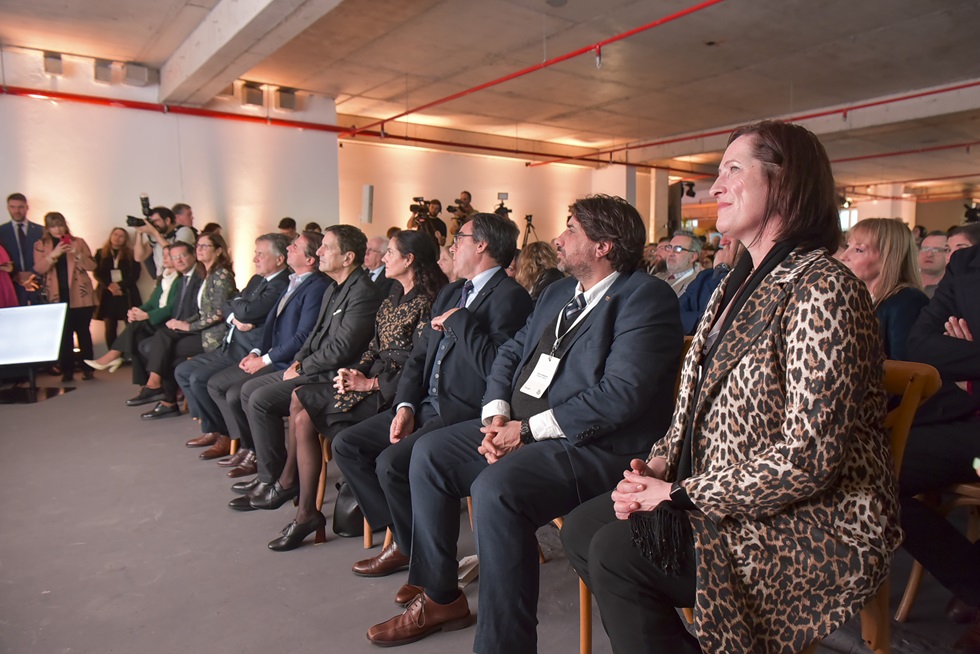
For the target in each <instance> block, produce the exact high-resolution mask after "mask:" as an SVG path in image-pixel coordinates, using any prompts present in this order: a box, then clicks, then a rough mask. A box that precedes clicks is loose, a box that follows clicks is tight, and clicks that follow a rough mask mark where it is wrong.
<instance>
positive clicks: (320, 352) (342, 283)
mask: <svg viewBox="0 0 980 654" xmlns="http://www.w3.org/2000/svg"><path fill="white" fill-rule="evenodd" d="M366 250H367V237H366V236H365V235H364V232H362V231H361V230H359V229H358V228H356V227H353V226H351V225H331V226H330V227H327V228H326V229H325V230H324V231H323V243H322V245H320V249H319V250H317V255H318V256H319V257H320V271H321V272H323V273H325V274H326V275H327V277H330V278H331V279H332V280H333V281H334V282H335V283H334V285H333V286H331V287H330V288H329V289H328V290H327V292H326V293H325V294H324V295H323V303H322V305H321V306H320V314H319V316H318V317H317V323H316V325H315V326H314V327H313V331H312V332H311V333H310V335H309V337H308V338H307V339H306V342H305V343H303V347H302V348H300V351H299V352H297V353H296V358H295V361H293V363H292V364H291V365H290V366H289V367H288V368H286V370H284V371H283V372H278V371H277V372H271V373H269V374H267V375H262V376H261V377H257V378H255V379H251V380H249V381H248V382H246V383H245V385H244V386H243V387H242V406H243V407H244V408H245V414H246V415H247V416H248V424H249V428H250V430H251V432H252V438H253V440H254V441H255V458H256V465H257V467H258V473H259V474H258V477H256V478H255V480H253V483H252V484H251V485H245V486H244V487H243V488H241V489H240V490H245V492H246V494H245V495H243V496H242V497H236V498H235V499H233V500H232V501H231V502H230V503H229V506H230V507H231V508H233V509H235V510H237V511H251V510H253V509H257V508H262V509H277V508H279V507H280V506H282V505H283V504H284V503H285V502H286V501H288V500H291V499H293V498H294V497H297V496H298V495H299V486H298V485H297V486H294V487H292V488H289V489H283V488H282V487H281V486H280V485H279V483H278V482H277V481H276V480H277V479H279V475H280V474H282V468H283V465H284V464H285V461H286V432H285V430H284V428H283V418H285V417H286V416H288V415H289V403H290V399H291V398H292V394H293V389H294V388H296V387H297V386H302V385H303V384H309V383H311V382H326V381H333V378H334V377H336V376H337V369H338V368H348V367H351V366H353V365H354V364H356V363H357V362H358V360H359V359H360V356H361V354H362V353H363V352H364V350H366V349H367V346H368V343H369V342H370V341H371V338H372V337H373V336H374V322H375V317H376V315H377V313H378V308H379V307H380V306H381V300H382V299H383V298H382V297H381V293H380V292H379V291H378V288H377V287H376V286H375V285H374V282H372V281H371V277H370V276H369V275H368V273H367V271H365V270H364V268H363V267H362V266H363V264H364V252H365V251H366Z"/></svg>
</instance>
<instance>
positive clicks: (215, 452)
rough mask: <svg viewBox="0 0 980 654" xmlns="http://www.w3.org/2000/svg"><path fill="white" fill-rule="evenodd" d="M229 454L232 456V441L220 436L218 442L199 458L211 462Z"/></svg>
mask: <svg viewBox="0 0 980 654" xmlns="http://www.w3.org/2000/svg"><path fill="white" fill-rule="evenodd" d="M229 454H231V439H230V438H228V437H227V436H218V440H216V441H215V442H214V445H212V446H211V447H209V448H208V449H206V450H204V451H203V452H201V453H200V454H199V455H198V456H199V457H200V458H202V459H204V460H205V461H210V460H211V459H220V458H221V457H223V456H228V455H229Z"/></svg>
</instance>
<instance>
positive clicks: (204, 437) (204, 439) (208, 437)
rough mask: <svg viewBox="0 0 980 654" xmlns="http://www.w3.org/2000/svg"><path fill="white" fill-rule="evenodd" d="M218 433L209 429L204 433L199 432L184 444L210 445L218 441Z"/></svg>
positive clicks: (191, 445) (189, 445)
mask: <svg viewBox="0 0 980 654" xmlns="http://www.w3.org/2000/svg"><path fill="white" fill-rule="evenodd" d="M220 435H221V434H219V433H218V432H216V431H209V432H208V433H206V434H201V435H200V436H198V437H197V438H192V439H190V440H189V441H187V442H186V443H184V445H185V446H187V447H211V446H212V445H214V444H215V443H217V442H218V436H220Z"/></svg>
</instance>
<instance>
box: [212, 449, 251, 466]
mask: <svg viewBox="0 0 980 654" xmlns="http://www.w3.org/2000/svg"><path fill="white" fill-rule="evenodd" d="M248 452H249V451H248V450H246V449H245V448H244V447H242V448H239V450H238V451H237V452H235V453H234V454H232V455H231V456H229V457H225V458H224V459H221V460H220V461H218V465H219V466H221V467H222V468H235V467H238V465H239V464H241V462H242V461H244V460H245V455H247V454H248Z"/></svg>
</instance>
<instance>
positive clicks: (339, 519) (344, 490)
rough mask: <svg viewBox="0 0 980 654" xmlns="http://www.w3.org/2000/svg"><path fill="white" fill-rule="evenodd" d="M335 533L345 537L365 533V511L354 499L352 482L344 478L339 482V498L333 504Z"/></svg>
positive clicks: (358, 535)
mask: <svg viewBox="0 0 980 654" xmlns="http://www.w3.org/2000/svg"><path fill="white" fill-rule="evenodd" d="M333 533H335V534H337V535H338V536H343V537H344V538H358V537H360V536H363V535H364V513H362V512H361V507H359V506H358V505H357V500H355V499H354V491H353V490H351V487H350V484H348V483H347V481H346V480H344V479H341V480H340V481H338V482H337V500H336V502H335V503H334V505H333Z"/></svg>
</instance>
